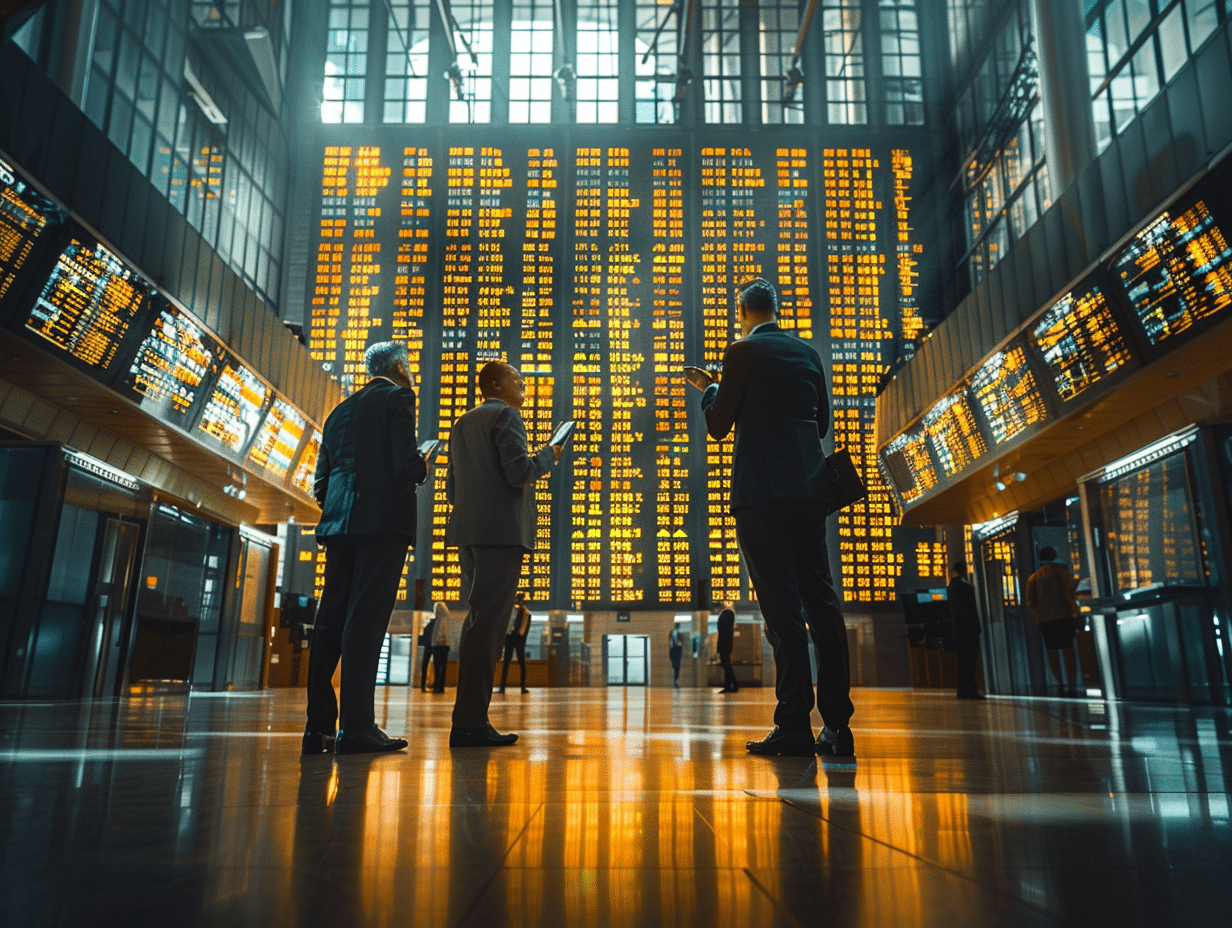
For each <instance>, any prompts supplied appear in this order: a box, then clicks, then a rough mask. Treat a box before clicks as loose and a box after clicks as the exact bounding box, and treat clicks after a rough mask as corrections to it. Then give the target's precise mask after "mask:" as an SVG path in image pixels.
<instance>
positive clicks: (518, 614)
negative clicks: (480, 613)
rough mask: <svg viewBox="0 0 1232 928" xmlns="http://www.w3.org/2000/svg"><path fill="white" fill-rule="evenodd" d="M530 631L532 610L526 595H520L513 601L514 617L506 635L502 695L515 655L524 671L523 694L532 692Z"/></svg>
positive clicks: (501, 684)
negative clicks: (528, 649)
mask: <svg viewBox="0 0 1232 928" xmlns="http://www.w3.org/2000/svg"><path fill="white" fill-rule="evenodd" d="M529 631H530V610H529V609H527V608H526V594H525V593H518V598H517V599H515V600H514V601H513V615H511V616H510V617H509V634H507V635H505V666H504V667H502V668H501V682H500V691H501V692H502V693H503V692H505V682H506V681H507V680H508V679H509V661H510V660H512V658H513V655H514V653H516V654H517V655H518V667H519V668H520V669H521V671H522V692H523V693H529V692H530V690H528V689H527V688H526V633H527V632H529Z"/></svg>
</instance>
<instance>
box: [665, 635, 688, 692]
mask: <svg viewBox="0 0 1232 928" xmlns="http://www.w3.org/2000/svg"><path fill="white" fill-rule="evenodd" d="M683 656H684V645H683V644H681V643H680V626H678V625H675V624H673V625H672V630H671V632H670V633H669V634H668V636H667V659H668V660H670V661H671V662H672V686H674V687H676V689H680V660H681V658H682V657H683Z"/></svg>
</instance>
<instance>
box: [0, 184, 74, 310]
mask: <svg viewBox="0 0 1232 928" xmlns="http://www.w3.org/2000/svg"><path fill="white" fill-rule="evenodd" d="M62 221H63V215H62V214H61V212H60V210H59V209H58V208H57V207H55V206H53V205H52V204H51V203H49V202H48V201H47V200H45V199H44V198H43V197H42V196H40V195H39V194H38V193H37V192H36V191H34V190H33V189H31V187H30V185H29V184H27V183H26V182H25V181H24V180H22V179H21V178H19V177H17V175H16V173H15V172H14V171H13V169H12V168H10V167H9V165H7V164H5V163H4V162H3V161H0V305H2V304H3V303H4V301H5V299H6V298H8V297H11V296H12V295H13V291H14V289H15V288H16V287H17V286H18V284H19V283H20V281H21V279H22V277H23V275H24V272H25V270H26V269H27V267H28V266H29V264H30V262H32V261H34V260H35V259H36V257H37V254H38V246H39V243H40V241H41V240H45V239H46V238H47V237H48V233H49V232H50V231H51V230H52V229H54V228H55V227H56V226H58V225H59V224H60V223H61V222H62ZM4 315H7V313H3V312H0V316H4Z"/></svg>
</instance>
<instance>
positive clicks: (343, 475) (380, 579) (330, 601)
mask: <svg viewBox="0 0 1232 928" xmlns="http://www.w3.org/2000/svg"><path fill="white" fill-rule="evenodd" d="M364 362H365V365H366V366H367V369H368V376H369V377H370V378H371V379H370V380H369V381H368V382H367V383H366V384H364V386H363V387H362V388H361V389H360V390H359V391H358V392H357V393H355V394H353V395H351V396H349V397H347V398H346V399H344V400H343V401H342V402H341V403H339V404H338V406H337V407H336V408H335V409H334V411H333V412H331V413H330V414H329V418H327V419H326V420H325V428H324V429H323V430H322V431H323V436H322V439H321V448H320V451H319V453H318V456H317V469H316V475H315V479H314V482H313V494H314V495H315V496H316V499H317V502H318V503H320V505H321V521H320V522H319V523H318V524H317V531H316V535H317V541H318V542H320V543H321V544H323V545H324V546H325V589H324V591H323V592H322V594H321V606H320V609H319V610H318V611H317V618H316V623H315V626H314V628H313V631H312V647H311V651H310V653H309V658H308V723H307V726H306V728H305V730H304V741H303V753H305V754H320V753H322V752H324V751H327V750H329V746H330V741H331V739H330V735H332V734H333V732H334V721H335V719H337V720H338V722H339V725H338V733H337V742H336V745H335V747H334V750H335V751H336V752H337V753H338V754H367V753H372V752H376V751H398V750H401V749H402V748H404V747H406V742H405V741H404V740H402V739H401V738H390V737H388V736H387V735H386V734H385V733H384V732H383V731H381V730H380V728H378V727H377V725H376V721H375V710H374V704H375V697H376V671H377V665H378V663H379V662H380V657H381V644H382V643H383V642H384V640H385V631H386V629H388V627H389V619H390V616H391V615H392V613H393V608H394V600H395V598H396V597H397V595H398V581H399V579H401V577H402V570H403V568H404V567H405V566H406V551H407V548H408V547H409V546H410V545H412V544H414V542H415V523H416V500H415V489H416V487H418V486H419V484H421V483H423V481H424V479H425V478H426V477H427V475H428V470H427V466H426V465H425V463H424V459H423V457H422V455H420V453H419V450H418V449H417V448H416V447H415V391H414V389H412V386H411V375H410V366H409V363H408V361H407V355H406V348H404V347H403V346H401V345H399V344H398V343H397V342H380V343H378V344H375V345H372V346H371V347H370V348H369V349H368V351H367V353H366V354H365V355H364ZM339 660H341V661H342V700H341V708H340V707H339V702H338V699H337V698H336V697H335V695H334V685H333V676H334V670H335V669H336V668H337V667H338V662H339Z"/></svg>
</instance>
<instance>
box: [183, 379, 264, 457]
mask: <svg viewBox="0 0 1232 928" xmlns="http://www.w3.org/2000/svg"><path fill="white" fill-rule="evenodd" d="M269 397H270V388H269V387H267V386H266V385H265V384H264V383H263V382H262V380H261V379H260V378H259V377H258V376H257V375H256V374H255V373H253V372H252V371H251V370H250V369H249V368H248V367H247V365H245V364H243V363H242V362H241V361H238V360H236V359H235V358H233V357H228V358H227V361H226V364H225V365H224V367H223V368H222V370H221V371H220V372H219V375H218V379H217V380H216V381H215V383H214V389H213V392H212V393H211V394H210V398H209V400H207V401H206V404H205V409H203V410H202V412H201V418H200V419H199V420H198V421H197V433H198V435H205V436H208V437H209V438H210V439H212V441H213V443H214V444H216V446H217V447H218V448H220V449H221V450H223V451H225V452H227V453H228V454H229V455H231V456H233V457H235V458H237V459H239V460H243V457H244V452H245V451H246V450H247V448H248V444H249V442H251V441H252V439H253V438H254V437H255V435H256V433H257V427H258V426H259V425H260V423H261V414H262V413H263V412H264V411H265V404H266V400H268V399H269Z"/></svg>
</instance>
